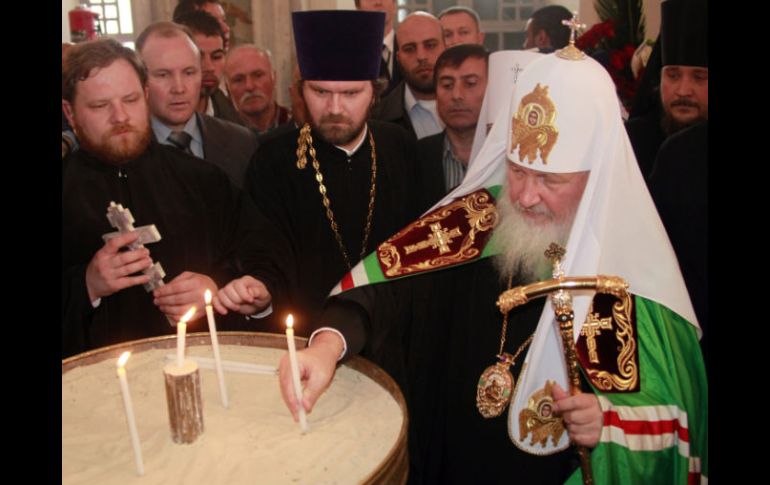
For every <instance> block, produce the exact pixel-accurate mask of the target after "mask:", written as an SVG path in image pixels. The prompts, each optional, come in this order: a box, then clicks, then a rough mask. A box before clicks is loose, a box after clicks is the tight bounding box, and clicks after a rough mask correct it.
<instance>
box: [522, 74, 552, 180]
mask: <svg viewBox="0 0 770 485" xmlns="http://www.w3.org/2000/svg"><path fill="white" fill-rule="evenodd" d="M555 118H556V106H555V105H554V104H553V101H552V100H551V98H549V97H548V86H543V87H540V83H538V84H537V85H536V86H535V89H534V90H533V91H532V92H531V93H529V94H527V95H526V96H524V97H523V98H521V102H520V103H519V108H518V111H517V113H516V114H515V115H514V117H513V120H512V126H511V130H512V133H511V135H512V136H511V150H510V153H513V151H514V150H515V149H516V147H517V146H518V147H519V161H521V162H522V163H524V162H525V161H527V160H529V163H530V165H531V164H532V163H533V162H534V161H535V160H536V159H537V152H538V150H540V158H541V159H542V160H543V164H544V165H545V164H547V163H548V154H549V153H551V150H552V149H553V146H554V144H556V139H557V138H558V137H559V131H558V130H557V129H556V127H555V126H554V119H555Z"/></svg>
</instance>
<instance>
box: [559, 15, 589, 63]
mask: <svg viewBox="0 0 770 485" xmlns="http://www.w3.org/2000/svg"><path fill="white" fill-rule="evenodd" d="M561 23H562V25H566V26H567V27H569V30H570V34H569V45H568V46H567V47H565V48H563V49H559V50H558V51H557V52H556V55H557V56H559V57H561V58H562V59H567V60H570V61H579V60H580V59H585V58H586V55H585V53H583V51H581V50H580V49H578V48H577V47H575V34H576V33H577V31H578V30H582V29H585V28H586V24H581V23H579V22H578V14H577V12H573V13H572V18H571V19H569V20H562V21H561Z"/></svg>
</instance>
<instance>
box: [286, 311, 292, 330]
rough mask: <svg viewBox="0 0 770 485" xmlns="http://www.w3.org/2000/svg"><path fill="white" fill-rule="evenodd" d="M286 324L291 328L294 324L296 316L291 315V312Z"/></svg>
mask: <svg viewBox="0 0 770 485" xmlns="http://www.w3.org/2000/svg"><path fill="white" fill-rule="evenodd" d="M286 326H287V327H289V328H292V327H293V326H294V317H293V316H291V313H289V316H288V317H286Z"/></svg>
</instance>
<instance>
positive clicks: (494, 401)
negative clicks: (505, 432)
mask: <svg viewBox="0 0 770 485" xmlns="http://www.w3.org/2000/svg"><path fill="white" fill-rule="evenodd" d="M497 359H498V362H497V363H495V365H490V366H489V367H487V368H486V369H485V370H484V372H483V373H482V374H481V378H479V384H478V386H477V388H476V407H477V408H478V409H479V412H480V413H481V415H482V416H484V417H485V418H495V417H497V416H500V415H501V414H502V413H503V411H505V408H506V406H508V402H509V401H510V400H511V395H512V394H513V386H514V380H513V374H511V371H510V370H509V368H510V367H511V365H513V357H512V356H511V354H509V353H506V352H504V353H502V354H500V355H498V356H497Z"/></svg>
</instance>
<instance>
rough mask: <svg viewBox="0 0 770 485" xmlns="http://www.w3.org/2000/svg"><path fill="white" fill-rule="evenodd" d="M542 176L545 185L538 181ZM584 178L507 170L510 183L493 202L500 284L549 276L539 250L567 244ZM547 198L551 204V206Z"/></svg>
mask: <svg viewBox="0 0 770 485" xmlns="http://www.w3.org/2000/svg"><path fill="white" fill-rule="evenodd" d="M541 178H543V179H544V181H539V179H541ZM555 178H558V179H559V181H560V182H561V185H560V186H559V187H557V188H556V189H554V188H552V185H553V183H554V182H555V181H554V179H555ZM587 180H588V172H576V173H571V174H546V173H543V172H539V171H537V170H529V169H526V168H524V167H519V166H516V165H513V164H510V165H509V166H508V185H506V186H505V188H504V189H503V191H502V193H501V194H500V198H499V199H498V201H497V214H498V218H499V219H498V224H497V227H496V228H495V230H494V233H493V234H494V236H493V237H494V240H495V241H496V244H497V245H498V247H500V248H501V252H500V254H499V255H498V256H497V257H495V259H494V265H495V268H496V269H497V272H498V273H499V274H500V278H501V280H503V281H507V280H508V279H509V278H510V277H512V276H518V278H519V279H520V280H521V281H526V282H531V281H537V280H542V279H547V278H548V277H549V276H550V273H551V264H550V261H549V260H548V259H546V258H545V257H543V248H547V247H548V245H549V244H551V243H553V242H555V243H557V244H559V245H560V246H566V244H567V238H568V237H569V231H570V228H571V227H572V221H573V220H574V218H575V212H576V211H577V205H578V203H579V202H580V198H581V197H582V195H583V189H585V184H586V181H587ZM559 190H561V191H562V192H563V194H562V195H561V196H556V197H558V199H556V200H554V199H553V197H554V192H556V191H559ZM540 194H543V195H542V196H541V195H540ZM532 197H535V199H534V200H533V199H532ZM546 199H547V200H553V205H552V206H550V205H549V204H548V203H547V202H546V201H545V200H546ZM562 199H563V200H562ZM528 201H529V202H528ZM554 207H555V208H554ZM523 234H526V236H524V237H522V235H523Z"/></svg>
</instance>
